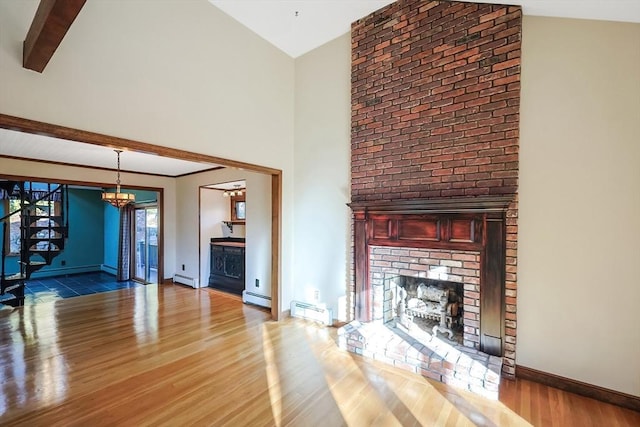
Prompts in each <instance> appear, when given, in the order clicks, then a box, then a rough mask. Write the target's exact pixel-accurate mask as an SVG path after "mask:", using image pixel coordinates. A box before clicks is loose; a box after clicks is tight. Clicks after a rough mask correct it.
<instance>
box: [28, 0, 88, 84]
mask: <svg viewBox="0 0 640 427" xmlns="http://www.w3.org/2000/svg"><path fill="white" fill-rule="evenodd" d="M86 1H87V0H41V1H40V5H39V6H38V10H37V11H36V14H35V16H34V17H33V21H32V22H31V27H30V28H29V32H28V33H27V37H26V38H25V40H24V44H23V47H22V66H23V67H24V68H27V69H29V70H34V71H37V72H39V73H41V72H42V71H43V70H44V68H45V67H46V66H47V64H48V63H49V60H50V59H51V57H52V56H53V54H54V52H55V51H56V49H57V48H58V46H60V43H61V42H62V39H63V38H64V36H65V34H67V31H68V30H69V28H70V27H71V24H73V21H74V20H75V19H76V16H78V13H80V10H81V9H82V6H84V4H85V2H86Z"/></svg>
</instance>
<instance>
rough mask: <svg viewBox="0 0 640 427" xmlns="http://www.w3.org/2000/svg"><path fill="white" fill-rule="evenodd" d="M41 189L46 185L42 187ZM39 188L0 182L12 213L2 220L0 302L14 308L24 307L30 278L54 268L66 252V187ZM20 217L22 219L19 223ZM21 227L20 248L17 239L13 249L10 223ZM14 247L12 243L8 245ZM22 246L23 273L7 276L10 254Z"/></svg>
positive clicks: (27, 182) (13, 182) (26, 184)
mask: <svg viewBox="0 0 640 427" xmlns="http://www.w3.org/2000/svg"><path fill="white" fill-rule="evenodd" d="M39 185H40V186H41V187H42V185H43V184H39ZM44 186H45V188H44V189H43V188H37V186H34V183H33V182H29V181H0V189H1V190H4V191H6V192H7V194H8V196H9V200H10V201H11V200H13V201H14V202H13V203H9V204H8V206H10V208H9V212H7V213H6V215H5V216H3V217H2V218H1V219H0V220H1V221H2V230H3V234H2V236H3V239H2V242H3V243H2V265H1V269H2V271H1V274H0V303H1V304H5V305H9V306H12V307H19V306H22V305H24V289H25V284H26V281H27V280H29V278H30V277H31V275H32V274H33V273H34V272H36V271H38V270H40V269H41V268H43V267H44V266H47V265H51V262H52V261H53V259H54V258H55V257H56V256H58V255H60V253H62V251H63V250H64V245H65V241H66V238H67V237H68V234H69V224H68V221H67V218H68V215H67V213H68V210H69V204H68V200H69V199H68V194H67V190H68V188H67V186H66V185H62V184H60V185H58V184H44ZM18 218H19V220H18ZM12 222H13V225H14V230H13V231H14V233H13V234H14V236H17V234H18V233H17V231H18V230H16V229H15V227H16V226H17V225H18V224H19V228H20V229H19V235H20V237H19V245H17V243H18V241H17V239H16V240H14V242H13V243H14V244H13V246H14V247H13V248H9V247H7V242H8V241H9V240H10V239H8V238H7V233H11V230H10V229H11V223H12ZM9 245H11V243H9ZM16 246H19V254H20V261H19V266H20V271H19V272H17V273H14V274H5V271H6V261H7V255H8V253H9V252H10V250H11V249H14V250H16V249H17V247H16Z"/></svg>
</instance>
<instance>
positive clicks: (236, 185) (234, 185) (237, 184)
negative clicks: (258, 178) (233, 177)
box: [205, 180, 247, 190]
mask: <svg viewBox="0 0 640 427" xmlns="http://www.w3.org/2000/svg"><path fill="white" fill-rule="evenodd" d="M246 186H247V181H245V180H241V181H230V182H221V183H220V184H212V185H206V186H205V187H207V188H211V189H213V190H238V189H241V188H245V187H246Z"/></svg>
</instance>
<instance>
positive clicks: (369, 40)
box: [350, 0, 522, 376]
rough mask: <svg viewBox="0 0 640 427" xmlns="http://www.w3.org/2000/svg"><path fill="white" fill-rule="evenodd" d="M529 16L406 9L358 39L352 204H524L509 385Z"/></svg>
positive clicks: (509, 308) (432, 6)
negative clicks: (500, 200) (458, 200)
mask: <svg viewBox="0 0 640 427" xmlns="http://www.w3.org/2000/svg"><path fill="white" fill-rule="evenodd" d="M521 16H522V14H521V9H520V8H519V7H516V6H504V5H489V4H475V3H462V2H446V1H443V2H438V1H433V2H426V1H420V0H398V1H396V2H395V3H393V4H391V5H389V6H387V7H386V8H383V9H381V10H379V11H377V12H374V13H373V14H371V15H369V16H367V17H365V18H363V19H361V20H359V21H357V22H355V23H354V24H353V25H352V29H351V36H352V67H351V86H352V97H351V103H352V110H351V115H352V120H351V126H352V127H351V198H352V201H369V200H404V199H421V198H435V197H458V196H476V195H487V194H514V195H515V201H514V202H513V203H512V204H511V205H510V206H509V209H508V211H507V229H506V232H507V236H506V240H507V242H506V245H507V249H506V264H507V267H506V301H505V317H506V319H505V335H506V338H505V354H504V356H505V357H504V364H503V373H504V374H506V375H507V376H513V374H514V372H515V349H516V347H515V346H516V330H517V323H516V307H517V299H516V298H517V275H516V273H517V252H516V250H517V230H518V229H517V217H518V203H517V185H518V137H519V127H518V126H519V105H520V40H521V31H522V18H521ZM350 295H353V282H352V285H351V289H350Z"/></svg>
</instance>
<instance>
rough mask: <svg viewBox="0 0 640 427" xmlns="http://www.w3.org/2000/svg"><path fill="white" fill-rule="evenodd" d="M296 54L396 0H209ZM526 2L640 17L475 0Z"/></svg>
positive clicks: (610, 7)
mask: <svg viewBox="0 0 640 427" xmlns="http://www.w3.org/2000/svg"><path fill="white" fill-rule="evenodd" d="M209 1H210V2H211V3H212V4H213V5H215V6H216V7H218V8H220V9H221V10H222V11H224V12H225V13H227V14H228V15H230V16H231V17H233V18H234V19H236V20H237V21H239V22H240V23H241V24H243V25H245V26H246V27H248V28H250V29H251V30H252V31H253V32H255V33H256V34H258V35H259V36H260V37H262V38H264V39H265V40H267V41H269V42H270V43H271V44H273V45H274V46H276V47H278V48H279V49H280V50H282V51H284V52H285V53H287V54H288V55H289V56H291V57H293V58H296V57H298V56H300V55H302V54H304V53H307V52H309V51H310V50H313V49H315V48H316V47H318V46H321V45H323V44H324V43H326V42H328V41H330V40H333V39H335V38H336V37H339V36H341V35H343V34H345V33H346V32H348V31H349V30H350V28H351V23H352V22H354V21H357V20H358V19H360V18H362V17H364V16H367V15H368V14H370V13H371V12H373V11H375V10H378V9H380V8H381V7H384V6H386V5H388V4H390V3H393V1H390V0H209ZM470 2H473V3H497V4H505V3H507V4H514V5H521V6H522V10H523V13H524V14H525V15H538V16H555V17H561V18H579V19H598V20H606V21H624V22H640V0H470Z"/></svg>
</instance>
